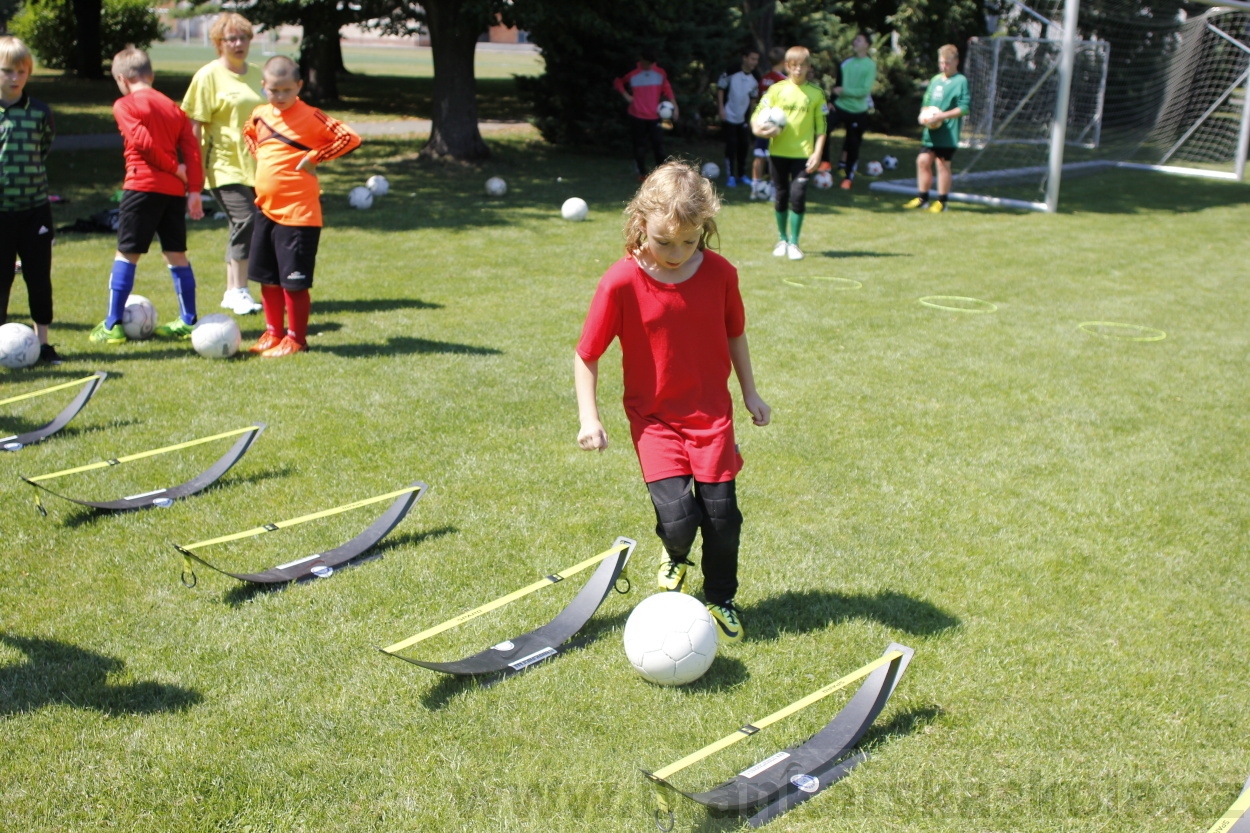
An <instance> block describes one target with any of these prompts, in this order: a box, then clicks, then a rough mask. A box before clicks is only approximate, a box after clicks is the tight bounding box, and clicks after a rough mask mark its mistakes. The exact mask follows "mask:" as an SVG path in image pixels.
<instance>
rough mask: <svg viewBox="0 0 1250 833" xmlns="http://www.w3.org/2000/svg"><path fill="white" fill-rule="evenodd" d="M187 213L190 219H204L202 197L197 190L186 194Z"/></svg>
mask: <svg viewBox="0 0 1250 833" xmlns="http://www.w3.org/2000/svg"><path fill="white" fill-rule="evenodd" d="M187 213H188V214H190V215H191V219H192V220H203V219H204V199H203V197H202V196H201V195H200V192H199V191H195V192H193V193H190V194H187Z"/></svg>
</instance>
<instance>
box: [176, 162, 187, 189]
mask: <svg viewBox="0 0 1250 833" xmlns="http://www.w3.org/2000/svg"><path fill="white" fill-rule="evenodd" d="M174 176H176V177H178V178H179V179H181V180H182V184H183V185H186V184H187V166H186V163H180V164H179V165H178V170H176V171H174Z"/></svg>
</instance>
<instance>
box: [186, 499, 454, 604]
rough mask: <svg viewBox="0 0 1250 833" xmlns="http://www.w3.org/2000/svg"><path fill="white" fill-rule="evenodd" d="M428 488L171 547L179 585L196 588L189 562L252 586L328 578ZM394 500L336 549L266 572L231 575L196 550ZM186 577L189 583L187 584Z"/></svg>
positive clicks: (381, 535) (379, 537)
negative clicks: (179, 565)
mask: <svg viewBox="0 0 1250 833" xmlns="http://www.w3.org/2000/svg"><path fill="white" fill-rule="evenodd" d="M429 489H430V487H429V486H428V485H427V484H425V483H423V482H422V481H420V480H418V481H416V482H414V483H412V484H411V485H410V486H407V487H405V488H403V489H397V490H395V491H393V492H387V493H386V494H384V495H377V496H375V497H370V498H364V499H362V500H356V501H352V502H351V503H345V504H343V505H342V506H335V507H333V508H331V509H324V510H322V511H320V512H313V513H311V514H308V515H300V516H299V517H297V518H290V519H289V520H285V521H275V522H272V523H266V524H262V525H261V526H257V527H253V528H251V529H245V530H243V531H242V532H234V533H231V534H229V535H222V536H219V537H217V538H209V539H208V540H205V541H197V542H196V543H194V544H185V545H183V544H174V545H173V546H174V549H176V550H178V552H180V553H182V556H183V572H182V583H183V584H185V585H187V586H188V587H194V586H195V581H196V579H195V571H194V568H193V566H192V563H191V562H192V561H195V562H198V563H200V564H203V565H204V566H205V567H208V568H209V569H211V570H216V571H217V572H219V573H222V574H223V575H227V576H230V577H231V578H236V579H238V580H239V581H247V582H252V583H254V584H283V583H286V582H290V581H298V580H300V579H304V578H308V577H315V578H328V577H329V576H331V575H333V574H334V569H335V568H336V567H339V566H341V565H343V564H346V563H347V562H349V561H352V560H354V559H356V558H359V557H360V556H361V555H363V554H364V553H366V552H368V551H369V550H370V549H372V548H373V547H374V546H376V545H377V543H378V542H379V541H381V540H382V538H384V537H385V536H386V535H387V534H388V533H390V531H391V530H393V529H394V528H395V527H396V526H398V525H399V522H400V521H402V520H403V519H404V516H406V515H407V514H408V510H409V509H411V508H412V506H413V504H415V503H416V502H417V501H418V500H420V499H421V498H423V497H425V494H426V492H428V491H429ZM387 500H390V501H393V502H392V503H391V505H390V507H389V508H388V509H387V510H386V511H385V512H384V513H383V514H382V515H381V516H379V517H378V518H377V519H376V520H375V521H374V522H373V523H372V524H370V525H369V527H368V528H367V529H365V530H364V531H363V532H361V533H360V534H359V535H357V536H356V537H355V538H352V539H351V540H350V541H348V542H347V543H345V544H342V545H340V546H338V547H335V548H334V549H331V550H325V551H323V552H319V553H314V554H313V555H309V556H304V557H302V558H297V559H295V560H293V561H288V562H286V563H285V564H279V565H278V566H277V567H273V568H271V569H268V570H265V571H264V572H261V573H232V572H230V571H229V570H223V569H222V568H220V567H218V566H216V565H214V564H211V563H209V562H208V561H206V560H205V559H204V557H203V556H202V555H200V554H199V553H198V552H196V550H203V549H204V548H206V547H211V546H215V545H217V544H225V543H229V542H231V541H241V540H243V539H245V538H254V537H256V536H258V535H264V534H267V533H270V532H277V531H279V530H283V529H289V528H290V527H293V526H298V525H299V524H304V523H308V522H309V521H316V520H321V519H322V518H328V517H331V516H333V515H340V514H342V513H344V512H350V511H352V510H354V509H360V508H362V507H365V506H372V505H373V504H376V503H382V502H384V501H387ZM188 577H189V578H190V581H188Z"/></svg>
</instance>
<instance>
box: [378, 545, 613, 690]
mask: <svg viewBox="0 0 1250 833" xmlns="http://www.w3.org/2000/svg"><path fill="white" fill-rule="evenodd" d="M636 546H637V543H636V542H635V541H633V540H632V539H630V538H625V537H620V538H617V539H616V541H615V543H613V545H612V547H611V548H610V549H608V550H606V551H604V552H601V553H599V554H598V555H596V556H595V557H594V558H588V559H586V560H585V561H582V562H581V563H579V564H574V565H573V566H572V567H569V568H568V569H566V570H561V571H560V572H559V573H555V574H553V575H549V576H546V577H545V578H543V579H542V580H541V581H536V582H534V583H533V584H529V585H526V586H525V587H522V588H521V589H520V590H516V591H514V592H512V593H509V594H507V595H505V596H500V597H499V598H498V599H495V600H494V601H492V602H487V603H486V604H484V605H480V606H478V607H475V608H473V609H472V610H468V611H465V612H464V613H461V614H459V615H457V616H454V617H452V618H451V619H448V620H447V621H445V622H442V623H440V624H438V625H435V626H434V627H431V628H427V629H426V630H423V631H421V632H420V633H418V634H417V635H416V636H412V637H409V638H408V639H405V640H403V641H401V642H396V643H395V644H394V645H388V646H387V647H385V648H382V649H380V650H381V651H382V652H383V653H386V654H390V655H391V656H393V657H397V658H398V659H402V660H404V661H405V662H410V663H412V664H413V665H420V666H421V667H423V668H428V669H430V670H432V671H440V672H442V673H444V674H456V675H477V674H494V673H500V672H505V673H506V672H509V671H520V670H523V669H524V668H527V667H529V666H531V665H533V664H535V663H537V662H539V661H541V660H544V659H547V658H549V657H552V656H555V655H556V654H558V653H560V650H561V649H560V647H559V646H562V645H564V643H565V642H567V641H568V640H569V639H571V638H572V637H573V636H574V635H575V634H576V633H577V632H578V631H580V630H581V629H582V628H583V627H584V626H585V624H586V623H587V622H589V621H590V618H591V617H592V616H594V614H595V611H596V610H598V609H599V606H600V605H601V604H603V600H604V599H605V598H606V597H607V595H608V593H609V592H610V591H611V590H612V589H613V588H614V587H615V586H616V582H617V580H618V579H619V578H621V574H622V571H623V570H624V569H625V566H626V564H627V563H628V562H629V557H630V555H632V554H633V551H634V548H635V547H636ZM595 564H598V565H599V567H598V569H596V570H595V573H594V575H592V576H591V577H590V579H589V580H588V581H587V582H586V585H585V586H584V587H582V589H581V590H580V591H579V592H578V594H577V596H576V597H574V599H573V601H571V602H570V603H569V604H568V605H567V606H566V607H565V608H564V610H562V611H560V613H559V614H557V616H556V617H555V618H554V619H552V620H551V621H550V622H548V623H547V624H546V625H543V626H542V627H539V628H535V629H534V630H532V631H529V632H527V633H524V634H522V635H521V636H514V637H512V638H510V639H506V640H502V641H500V642H497V643H495V644H494V645H492V646H491V647H490V648H487V649H486V650H484V651H479V652H478V653H476V654H473V655H472V656H468V657H465V658H464V659H461V660H457V661H454V662H427V661H424V660H417V659H410V658H409V657H405V656H402V655H401V654H400V652H401V651H404V650H406V649H408V648H411V647H412V646H413V645H416V644H417V643H419V642H422V641H424V640H426V639H429V638H430V637H432V636H436V635H438V634H440V633H444V632H446V631H448V630H451V629H452V628H454V627H456V626H458V625H462V624H464V623H465V622H468V621H471V620H473V619H476V618H477V617H479V616H483V615H485V614H487V613H489V612H491V611H493V610H498V609H499V608H501V607H503V606H505V605H508V604H511V603H512V602H514V601H516V600H517V599H520V598H522V597H524V596H527V595H529V594H530V593H533V592H536V591H538V590H541V589H542V588H544V587H550V586H551V585H553V584H557V583H559V582H561V581H564V580H565V579H567V578H569V577H571V576H574V575H576V574H577V573H580V572H582V571H583V570H586V569H588V568H590V567H592V566H594V565H595ZM619 592H628V589H626V590H623V591H619Z"/></svg>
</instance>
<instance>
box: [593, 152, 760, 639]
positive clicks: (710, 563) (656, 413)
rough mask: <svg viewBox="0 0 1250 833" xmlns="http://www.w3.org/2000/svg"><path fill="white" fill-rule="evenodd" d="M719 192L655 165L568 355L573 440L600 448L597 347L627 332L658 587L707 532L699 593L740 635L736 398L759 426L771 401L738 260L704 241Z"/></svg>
mask: <svg viewBox="0 0 1250 833" xmlns="http://www.w3.org/2000/svg"><path fill="white" fill-rule="evenodd" d="M719 209H720V201H719V200H718V199H717V197H716V191H715V189H714V188H713V187H712V184H711V183H710V182H708V180H707V179H705V178H704V177H703V176H702V175H700V174H699V172H698V171H697V170H695V169H694V168H692V167H691V166H690V165H687V164H686V163H684V162H668V163H665V164H664V165H661V166H660V167H659V168H656V169H655V170H654V171H652V173H651V175H650V176H648V177H647V180H646V182H644V183H643V185H642V187H641V188H640V189H639V191H638V193H637V194H636V195H635V196H634V199H633V200H632V201H631V202H630V204H629V207H628V208H626V209H625V215H626V218H627V219H626V226H625V235H626V242H625V253H626V254H625V257H624V258H622V259H621V260H619V261H617V262H616V263H615V264H613V265H612V266H611V267H610V268H609V269H608V271H607V272H606V273H604V275H603V277H602V278H601V279H600V280H599V287H598V289H597V290H596V291H595V297H594V300H593V301H592V302H591V304H590V312H589V313H587V315H586V323H585V324H584V325H583V326H582V337H581V340H580V341H579V342H578V343H577V354H576V355H575V357H574V360H573V379H574V386H575V388H576V391H577V409H578V414H579V416H580V419H581V428H580V430H579V431H578V435H577V443H578V445H580V446H581V447H582V448H583V449H585V450H587V451H590V450H592V449H599V450H602V449H604V448H606V447H607V445H608V435H607V432H606V431H605V430H604V428H603V423H602V421H600V419H599V406H598V403H597V401H596V390H597V388H598V380H599V357H600V356H602V355H603V353H604V351H605V350H607V349H608V345H610V344H611V343H612V341H613V340H614V339H617V338H619V339H620V341H621V358H622V364H623V366H624V383H625V396H624V404H625V414H626V416H627V417H629V429H630V434H631V436H632V437H633V440H634V448H635V450H636V451H637V452H638V462H639V463H640V464H641V465H642V477H643V480H644V481H646V484H647V491H648V492H650V494H651V502H652V503H653V504H654V505H655V516H656V527H655V531H656V534H657V535H659V536H660V541H661V542H662V543H663V545H664V557H663V560H662V562H661V564H660V572H659V586H660V589H661V590H677V591H680V590H681V589H682V585H683V584H684V583H685V578H686V570H687V567H688V566H689V561H688V557H689V555H690V550H691V548H692V547H693V545H694V539H695V535H696V534H697V533H699V532H702V534H703V592H704V595H705V596H706V599H707V608H708V612H710V613H711V614H712V618H713V619H715V620H716V624H717V628H718V630H719V633H720V639H721V641H722V642H739V641H741V639H742V622H741V619H740V617H739V615H738V609H737V608H736V607H735V606H734V601H733V598H734V594H735V593H736V592H737V590H738V541H739V535H740V532H741V529H742V513H741V512H739V511H738V498H737V489H736V486H735V478H736V477H737V475H738V471H739V470H740V469H741V468H742V456H741V455H740V454H739V453H738V446H737V443H735V442H734V425H733V398H732V396H731V395H730V393H729V387H728V385H727V384H726V383H727V382H728V380H729V374H730V372H731V371H732V372H733V373H734V374H736V375H737V377H738V385H739V387H740V388H741V390H742V402H743V405H744V406H745V407H746V410H747V412H748V413H749V414H750V415H751V419H752V421H753V422H754V423H755V424H756V425H767V424H768V421H769V418H770V415H771V409H770V408H769V407H768V404H767V403H766V402H764V400H763V399H761V398H760V396H759V394H758V393H757V392H756V390H755V377H754V375H753V374H752V372H751V353H750V350H749V348H748V347H747V337H746V332H745V328H746V315H745V313H744V312H743V307H742V296H741V294H739V292H738V272H737V270H736V269H734V267H733V266H732V265H731V264H730V263H729V261H727V260H725V258H723V257H721V256H720V255H718V254H716V253H715V252H713V251H711V250H710V249H708V248H707V242H708V239H709V238H710V237H712V236H713V235H715V234H716V221H715V219H714V217H715V215H716V212H717V211H718V210H719Z"/></svg>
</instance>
